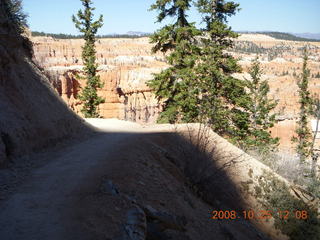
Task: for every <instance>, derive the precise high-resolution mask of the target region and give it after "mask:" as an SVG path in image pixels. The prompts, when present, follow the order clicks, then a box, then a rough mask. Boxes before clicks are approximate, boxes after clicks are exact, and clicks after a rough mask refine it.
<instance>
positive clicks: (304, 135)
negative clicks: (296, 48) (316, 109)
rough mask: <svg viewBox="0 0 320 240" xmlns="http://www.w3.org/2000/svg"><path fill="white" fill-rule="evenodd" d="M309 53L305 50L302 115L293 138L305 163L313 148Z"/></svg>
mask: <svg viewBox="0 0 320 240" xmlns="http://www.w3.org/2000/svg"><path fill="white" fill-rule="evenodd" d="M307 65H308V53H307V49H306V48H305V49H304V51H303V67H302V75H301V79H300V80H299V82H298V87H299V96H300V100H299V103H300V114H299V120H298V122H297V124H298V128H297V129H296V135H297V136H296V137H293V138H292V141H293V142H296V143H297V146H296V151H297V153H298V155H299V157H300V161H301V162H304V161H305V160H306V158H307V157H309V155H310V147H311V144H312V143H311V131H310V128H309V127H308V125H309V123H308V116H309V115H310V114H311V113H312V99H311V97H310V92H309V89H308V85H309V76H310V70H309V69H308V66H307Z"/></svg>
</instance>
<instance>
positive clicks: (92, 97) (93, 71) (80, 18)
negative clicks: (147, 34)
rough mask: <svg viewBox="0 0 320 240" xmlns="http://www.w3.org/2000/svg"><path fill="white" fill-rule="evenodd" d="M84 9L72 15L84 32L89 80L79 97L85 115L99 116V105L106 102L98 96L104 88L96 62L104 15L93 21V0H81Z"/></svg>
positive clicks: (84, 59) (85, 65)
mask: <svg viewBox="0 0 320 240" xmlns="http://www.w3.org/2000/svg"><path fill="white" fill-rule="evenodd" d="M81 2H82V5H83V6H84V11H82V10H79V11H78V14H77V17H76V16H74V15H73V16H72V20H73V22H74V23H75V26H76V28H77V29H78V30H79V31H80V32H81V33H83V37H84V40H85V44H84V46H83V47H82V60H83V64H84V69H83V71H84V75H85V78H86V80H87V84H86V86H85V87H84V88H83V89H82V92H81V93H80V95H79V99H80V100H81V101H83V108H82V110H81V112H82V113H83V114H84V116H85V117H99V113H98V109H97V107H98V106H99V105H100V104H101V103H104V99H103V98H101V97H100V96H98V94H97V89H98V88H102V87H103V84H102V83H101V81H100V77H99V75H97V69H98V65H97V63H96V50H95V42H96V34H97V31H98V29H99V28H101V27H102V25H103V17H102V15H100V17H99V19H98V20H97V21H93V11H94V10H95V8H94V7H92V1H91V0H81Z"/></svg>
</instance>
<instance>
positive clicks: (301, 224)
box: [253, 172, 320, 240]
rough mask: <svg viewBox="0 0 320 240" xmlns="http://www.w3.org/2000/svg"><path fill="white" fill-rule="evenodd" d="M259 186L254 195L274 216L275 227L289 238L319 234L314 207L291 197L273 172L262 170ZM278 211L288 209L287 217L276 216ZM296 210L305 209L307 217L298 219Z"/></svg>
mask: <svg viewBox="0 0 320 240" xmlns="http://www.w3.org/2000/svg"><path fill="white" fill-rule="evenodd" d="M258 181H259V188H256V189H255V192H254V194H253V195H254V196H255V197H256V198H257V199H258V201H259V202H260V203H261V204H262V205H263V206H264V207H265V208H266V209H269V210H270V211H272V212H273V216H274V217H275V227H276V228H278V229H279V230H281V232H282V233H284V234H286V235H287V236H289V237H290V239H291V240H300V239H308V240H317V239H319V236H320V221H319V219H318V217H317V215H318V213H317V211H316V209H313V208H311V207H309V206H308V205H307V204H305V203H304V202H303V201H302V200H300V199H297V198H295V197H293V196H292V195H291V193H290V191H289V189H288V187H287V186H286V184H285V183H283V182H281V181H280V180H279V179H278V178H277V177H276V176H275V175H274V174H272V173H267V172H264V173H263V175H262V176H261V177H260V178H259V180H258ZM278 211H289V217H288V219H281V218H280V217H279V216H277V213H278ZM296 211H306V212H307V214H308V218H307V219H305V220H303V219H298V218H296V217H295V216H294V214H295V212H296Z"/></svg>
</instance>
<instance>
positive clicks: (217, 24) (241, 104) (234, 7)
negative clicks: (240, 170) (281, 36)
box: [196, 0, 250, 143]
mask: <svg viewBox="0 0 320 240" xmlns="http://www.w3.org/2000/svg"><path fill="white" fill-rule="evenodd" d="M196 5H197V8H198V11H199V12H200V13H202V17H203V22H204V23H205V24H206V26H205V28H204V29H203V31H202V32H203V37H202V47H201V56H200V60H199V64H198V66H197V68H196V71H197V78H198V80H199V86H200V88H201V97H202V100H201V108H202V112H204V114H205V115H206V116H207V119H208V121H209V124H210V125H211V126H212V128H213V130H214V131H216V132H217V133H219V134H221V135H224V136H229V137H231V138H232V139H233V140H234V141H236V142H238V143H243V142H244V140H245V138H246V136H247V135H248V130H249V114H248V113H247V112H246V111H245V109H246V108H247V105H248V101H249V100H250V99H249V98H248V96H247V94H246V92H245V88H244V87H245V85H244V82H243V81H242V80H239V79H236V78H234V77H233V76H232V74H234V73H238V72H240V71H241V68H240V66H239V65H238V64H237V60H236V59H235V58H233V57H232V56H231V55H230V54H228V53H227V51H228V50H229V49H230V48H232V47H233V39H234V38H236V37H238V34H236V33H235V32H233V31H232V30H231V28H230V27H229V26H228V25H227V18H228V17H230V16H232V15H235V14H236V12H237V11H238V9H239V4H236V3H234V2H228V1H224V0H198V1H197V3H196Z"/></svg>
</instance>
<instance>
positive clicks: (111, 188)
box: [101, 180, 120, 196]
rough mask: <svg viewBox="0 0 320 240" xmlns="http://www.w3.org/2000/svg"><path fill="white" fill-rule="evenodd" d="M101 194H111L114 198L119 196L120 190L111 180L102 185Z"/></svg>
mask: <svg viewBox="0 0 320 240" xmlns="http://www.w3.org/2000/svg"><path fill="white" fill-rule="evenodd" d="M101 192H103V193H107V194H111V195H113V196H117V195H119V193H120V192H119V190H118V188H117V187H116V186H115V185H114V184H113V183H112V181H111V180H104V181H103V182H102V184H101Z"/></svg>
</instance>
